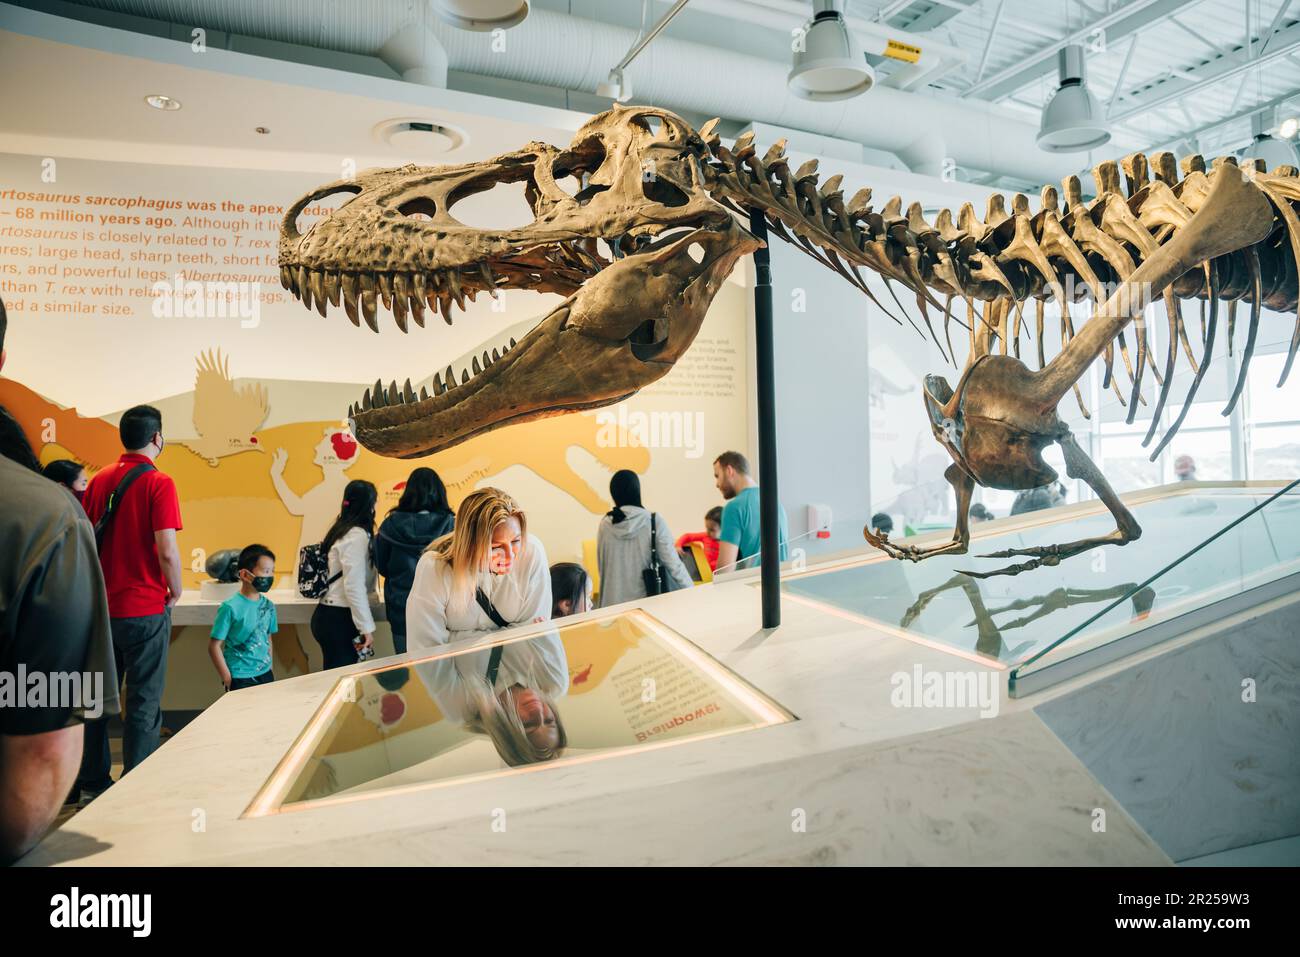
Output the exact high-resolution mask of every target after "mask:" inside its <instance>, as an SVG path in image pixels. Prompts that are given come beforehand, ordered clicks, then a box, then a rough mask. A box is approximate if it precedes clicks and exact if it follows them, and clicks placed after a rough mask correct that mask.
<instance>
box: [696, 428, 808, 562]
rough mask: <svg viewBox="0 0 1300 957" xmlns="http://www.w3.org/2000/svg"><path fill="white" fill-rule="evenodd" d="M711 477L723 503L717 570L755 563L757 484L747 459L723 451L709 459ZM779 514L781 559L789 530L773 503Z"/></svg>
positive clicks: (782, 512) (782, 513)
mask: <svg viewBox="0 0 1300 957" xmlns="http://www.w3.org/2000/svg"><path fill="white" fill-rule="evenodd" d="M713 479H714V482H715V483H716V484H717V486H718V491H719V492H721V493H722V497H723V498H725V499H727V504H726V505H724V506H723V508H722V531H721V532H720V533H719V534H718V567H717V571H720V572H721V571H729V570H730V569H729V568H728V566H732V565H734V567H736V568H751V567H753V566H755V565H756V564H757V563H758V560H757V556H758V553H759V551H760V550H761V541H762V538H761V534H760V532H761V525H762V523H761V521H760V518H759V491H758V483H757V482H755V481H754V479H753V478H752V477H751V476H750V474H749V460H748V459H746V458H745V457H744V456H743V455H741V454H740V453H739V452H723V453H722V454H721V455H719V456H718V457H717V458H716V459H715V460H714V462H713ZM777 512H778V514H779V516H780V523H779V528H780V542H781V561H785V560H786V558H787V557H789V556H788V554H787V551H788V549H787V540H788V538H789V532H788V528H787V525H786V520H785V509H784V508H782V507H781V506H780V504H779V503H778V505H777Z"/></svg>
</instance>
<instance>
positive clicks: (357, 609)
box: [338, 529, 375, 648]
mask: <svg viewBox="0 0 1300 957" xmlns="http://www.w3.org/2000/svg"><path fill="white" fill-rule="evenodd" d="M338 548H339V567H340V568H341V569H342V571H343V579H342V582H343V594H344V595H345V596H346V597H347V600H348V608H349V609H350V610H351V612H352V624H353V625H355V626H356V629H357V633H358V634H360V635H361V638H362V641H363V644H362V647H363V648H369V647H370V646H371V645H373V644H374V641H375V619H374V616H373V615H372V614H371V613H370V582H369V580H368V579H369V571H370V537H369V536H368V535H366V533H365V532H363V531H360V530H359V529H352V530H351V531H349V532H348V533H347V535H345V536H344V537H343V538H342V539H341V540H340V541H339V545H338Z"/></svg>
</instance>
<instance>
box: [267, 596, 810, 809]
mask: <svg viewBox="0 0 1300 957" xmlns="http://www.w3.org/2000/svg"><path fill="white" fill-rule="evenodd" d="M542 629H545V630H542ZM516 630H518V629H516ZM489 675H494V676H495V677H494V678H492V679H490V678H489ZM792 720H794V718H793V716H792V715H791V714H790V713H789V712H788V711H786V710H785V709H783V708H782V707H780V706H779V705H778V704H776V703H775V702H773V701H772V700H771V699H769V698H767V697H766V696H764V695H763V694H761V693H760V692H758V691H757V690H755V689H754V688H753V687H751V686H750V685H749V684H747V683H746V682H744V681H743V680H742V679H740V678H739V677H738V676H737V675H735V674H734V673H733V672H731V671H730V670H728V669H727V668H725V667H723V666H722V665H721V664H719V663H718V662H717V661H716V660H715V659H713V658H711V657H710V656H708V655H707V654H705V653H704V652H703V651H701V650H700V649H699V648H697V647H696V646H695V645H693V644H691V643H690V642H688V641H687V640H686V639H684V638H683V637H682V636H681V635H679V634H677V633H676V632H674V631H672V630H671V629H669V628H667V627H666V626H664V625H663V624H662V623H661V622H659V621H658V620H657V619H655V618H653V617H652V616H651V615H649V614H646V613H645V612H643V611H640V610H635V611H630V612H623V613H621V614H617V615H614V616H610V617H605V618H599V619H595V620H588V621H582V622H577V623H574V624H563V623H560V622H557V623H554V624H551V623H548V624H547V625H539V626H537V627H536V628H532V629H525V630H523V633H522V634H520V635H519V636H518V637H510V638H507V639H506V640H505V641H498V642H495V643H492V644H486V643H485V644H481V645H478V646H475V647H472V648H469V649H466V650H461V651H454V652H448V653H444V654H441V655H436V656H432V657H429V658H426V659H422V660H419V661H414V662H408V663H404V664H401V665H392V666H389V667H382V668H376V669H375V670H373V671H368V672H365V673H362V674H360V675H350V676H347V677H344V678H342V679H341V680H340V681H339V682H338V683H337V684H336V685H335V686H334V687H333V689H332V690H331V691H330V693H329V694H328V695H327V696H326V699H325V702H324V703H323V704H322V705H321V707H320V708H319V710H318V711H317V712H316V714H315V715H314V716H313V717H312V719H311V721H310V722H309V723H308V725H307V727H306V728H305V729H304V730H303V732H302V733H301V734H300V735H299V737H298V739H297V740H296V741H295V742H294V744H293V747H292V748H291V749H290V751H289V753H288V754H286V755H285V757H284V758H283V759H282V760H281V761H280V763H279V765H278V766H277V768H276V770H275V772H274V773H273V774H272V776H271V778H270V779H269V780H268V781H267V782H266V784H265V785H264V786H263V787H262V789H261V790H260V791H259V793H258V795H257V797H256V798H255V799H254V800H253V802H252V804H251V805H250V806H249V808H248V809H247V811H246V812H245V816H246V817H258V816H262V815H266V814H274V813H277V812H282V811H294V810H300V809H303V808H308V807H315V806H319V805H322V804H327V803H334V802H339V801H348V800H357V799H364V798H367V797H373V796H375V795H379V794H389V793H393V792H394V791H397V790H411V789H424V788H436V787H439V786H443V785H447V784H452V783H457V782H464V781H469V780H477V779H481V778H484V777H490V776H496V775H503V774H519V773H526V772H530V771H538V770H542V769H545V768H551V767H556V766H560V765H566V764H575V763H578V762H583V761H592V760H600V759H604V758H608V757H612V756H617V755H623V754H628V753H630V752H633V751H644V750H648V749H651V748H662V747H670V746H674V745H679V744H682V743H685V742H688V741H695V740H699V739H701V738H706V737H716V736H719V735H726V734H734V733H736V732H740V731H748V730H751V729H755V728H762V727H768V726H771V725H776V724H782V723H784V722H787V721H792Z"/></svg>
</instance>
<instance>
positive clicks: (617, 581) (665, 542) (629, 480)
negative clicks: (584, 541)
mask: <svg viewBox="0 0 1300 957" xmlns="http://www.w3.org/2000/svg"><path fill="white" fill-rule="evenodd" d="M609 494H610V497H611V498H613V499H614V508H613V509H611V510H610V511H609V513H608V514H606V515H605V517H604V518H602V519H601V520H600V529H599V531H597V533H596V566H597V568H598V569H599V570H600V601H599V603H598V604H599V606H600V607H601V608H608V607H609V606H610V605H617V604H619V603H620V602H625V601H631V600H633V599H634V598H644V597H645V596H646V590H645V579H644V578H643V577H642V576H641V573H642V571H644V570H645V569H647V568H649V567H650V548H651V541H650V517H651V514H652V513H651V512H648V511H646V509H645V508H644V507H643V506H642V505H641V479H640V478H639V477H638V476H637V474H636V473H635V472H632V471H629V470H628V469H621V470H620V471H618V472H615V473H614V477H613V478H612V479H610V482H609ZM653 514H654V543H653V544H654V548H655V551H656V552H657V553H658V555H659V564H661V565H662V566H663V568H664V570H665V571H666V572H667V577H668V590H669V591H676V590H677V589H679V588H690V587H691V584H692V582H691V576H690V574H689V573H688V572H687V571H686V566H685V565H683V564H682V560H681V558H679V557H678V555H677V548H676V546H675V545H674V544H673V533H672V531H671V530H670V529H669V528H668V523H667V522H665V521H664V517H663V516H662V515H659V514H658V513H653Z"/></svg>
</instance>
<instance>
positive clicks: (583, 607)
mask: <svg viewBox="0 0 1300 957" xmlns="http://www.w3.org/2000/svg"><path fill="white" fill-rule="evenodd" d="M592 607H593V606H592V604H591V576H590V575H588V574H587V569H585V568H583V567H582V566H581V565H579V564H578V563H577V562H556V563H555V564H554V565H552V566H551V618H552V619H555V618H567V617H568V616H569V615H581V614H582V613H583V612H584V611H591V609H592Z"/></svg>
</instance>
